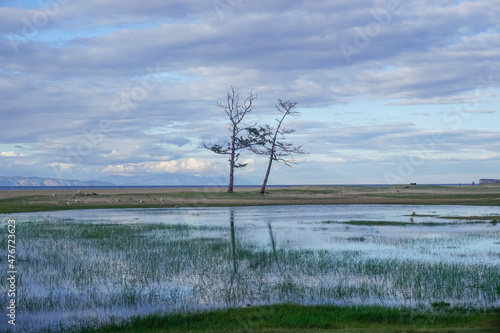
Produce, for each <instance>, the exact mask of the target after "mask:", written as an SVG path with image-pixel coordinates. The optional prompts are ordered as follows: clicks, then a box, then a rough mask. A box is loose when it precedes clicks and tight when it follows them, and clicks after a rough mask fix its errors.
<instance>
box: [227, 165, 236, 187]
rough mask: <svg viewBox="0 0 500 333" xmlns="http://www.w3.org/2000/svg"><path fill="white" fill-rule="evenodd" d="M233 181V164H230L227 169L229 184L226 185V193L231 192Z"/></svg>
mask: <svg viewBox="0 0 500 333" xmlns="http://www.w3.org/2000/svg"><path fill="white" fill-rule="evenodd" d="M233 183H234V166H233V165H232V164H231V166H230V169H229V185H228V186H227V193H233Z"/></svg>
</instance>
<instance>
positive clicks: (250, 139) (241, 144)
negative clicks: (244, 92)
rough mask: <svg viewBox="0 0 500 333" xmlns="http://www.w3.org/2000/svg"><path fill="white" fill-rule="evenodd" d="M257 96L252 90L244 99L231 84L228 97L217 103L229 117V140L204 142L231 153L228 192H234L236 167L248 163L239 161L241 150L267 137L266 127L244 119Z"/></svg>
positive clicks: (226, 153) (228, 153)
mask: <svg viewBox="0 0 500 333" xmlns="http://www.w3.org/2000/svg"><path fill="white" fill-rule="evenodd" d="M256 98H257V95H255V94H254V93H253V92H252V91H250V93H249V94H248V96H247V97H245V98H244V99H242V98H241V95H240V93H239V92H238V91H237V90H236V89H234V87H233V86H231V90H230V91H228V92H227V95H226V99H225V100H224V101H221V102H217V103H216V105H217V106H218V107H220V108H221V109H223V110H224V112H225V113H226V115H227V116H228V118H229V122H228V124H227V129H228V130H229V132H230V137H229V141H225V142H224V143H223V144H221V145H220V144H208V143H203V147H205V148H206V149H209V150H211V151H212V152H214V153H216V154H220V155H229V185H228V188H227V193H233V185H234V169H237V168H243V167H245V166H246V165H247V164H246V163H239V162H238V159H239V157H240V154H241V151H242V150H245V149H249V148H251V147H252V146H254V145H263V144H264V140H265V138H266V135H265V131H266V128H265V127H257V125H256V124H253V125H251V126H249V125H246V124H245V122H244V121H243V120H244V118H245V116H247V115H248V114H249V113H250V112H252V111H253V109H254V108H255V107H254V100H255V99H256Z"/></svg>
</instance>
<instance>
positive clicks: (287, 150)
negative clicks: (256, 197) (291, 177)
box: [251, 99, 307, 194]
mask: <svg viewBox="0 0 500 333" xmlns="http://www.w3.org/2000/svg"><path fill="white" fill-rule="evenodd" d="M296 105H297V102H291V101H283V100H281V99H278V104H277V105H276V109H277V110H278V111H279V113H280V114H281V118H277V119H276V122H277V126H276V128H274V129H273V128H271V127H270V126H269V125H268V126H267V129H266V131H261V134H262V135H267V136H268V138H267V139H266V140H265V142H266V144H264V145H260V146H259V147H252V148H251V150H252V151H253V152H254V153H256V154H258V155H267V156H269V163H268V165H267V170H266V175H265V177H264V181H263V183H262V186H261V188H260V190H259V193H260V194H264V193H265V192H266V185H267V180H268V179H269V174H270V173H271V167H272V164H273V162H274V161H276V162H280V161H281V162H283V163H285V165H287V166H289V167H291V166H292V164H296V163H295V160H294V155H299V156H304V155H306V154H307V153H306V152H305V151H304V149H303V148H302V146H295V145H293V144H292V143H288V142H285V135H286V134H290V133H293V132H295V130H293V129H285V128H284V127H283V122H284V120H285V118H286V117H287V116H292V117H297V116H298V115H299V114H300V113H299V112H297V111H294V108H295V106H296Z"/></svg>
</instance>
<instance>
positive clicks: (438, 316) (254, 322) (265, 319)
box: [80, 303, 500, 333]
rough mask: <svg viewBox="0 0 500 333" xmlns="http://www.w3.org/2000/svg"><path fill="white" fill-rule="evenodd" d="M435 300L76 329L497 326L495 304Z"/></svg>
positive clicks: (263, 309) (235, 312)
mask: <svg viewBox="0 0 500 333" xmlns="http://www.w3.org/2000/svg"><path fill="white" fill-rule="evenodd" d="M436 304H438V308H439V311H433V310H424V309H420V310H418V309H417V310H415V309H410V308H400V309H396V308H386V307H378V306H371V307H370V306H362V307H340V306H333V305H324V306H300V305H293V304H280V305H272V306H257V307H248V308H236V309H228V310H218V311H211V312H206V313H193V314H187V315H183V314H176V315H165V316H159V315H152V316H147V317H136V318H134V319H132V320H131V321H130V322H128V323H127V324H122V325H120V324H113V325H108V326H104V327H102V328H99V329H93V328H86V329H83V330H81V331H80V333H111V332H144V333H152V332H334V331H338V330H342V332H491V333H493V332H498V327H500V319H499V318H500V309H491V310H483V311H480V310H470V309H464V308H450V307H449V306H445V303H436Z"/></svg>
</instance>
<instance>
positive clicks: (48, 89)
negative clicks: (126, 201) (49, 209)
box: [0, 0, 500, 178]
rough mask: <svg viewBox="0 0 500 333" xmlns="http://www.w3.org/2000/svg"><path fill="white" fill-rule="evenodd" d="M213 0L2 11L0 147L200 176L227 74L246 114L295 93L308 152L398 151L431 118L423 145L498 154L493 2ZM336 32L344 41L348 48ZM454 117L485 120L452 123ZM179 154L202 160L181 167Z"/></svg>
mask: <svg viewBox="0 0 500 333" xmlns="http://www.w3.org/2000/svg"><path fill="white" fill-rule="evenodd" d="M222 2H223V3H224V4H227V6H226V7H224V8H222V9H221V8H217V7H214V6H213V2H212V1H208V2H206V3H200V2H199V1H194V0H188V1H180V0H174V1H168V2H164V1H160V0H154V1H147V2H144V3H139V2H137V1H131V0H125V1H118V0H109V1H97V0H91V1H84V2H75V1H70V2H68V1H62V0H54V1H52V2H44V3H35V4H28V3H20V4H19V5H17V4H16V6H13V5H11V6H8V5H4V7H0V31H1V35H0V99H1V100H2V103H1V105H0V114H1V115H2V121H1V122H0V133H2V138H1V141H2V143H5V144H10V145H11V146H9V147H8V148H6V150H10V149H14V148H11V147H15V146H16V145H17V146H18V147H29V149H28V148H26V150H23V153H24V154H25V156H24V157H25V158H23V160H28V158H26V157H27V154H28V151H29V161H30V162H34V163H35V164H38V165H44V166H46V165H49V163H59V164H60V165H63V164H67V165H75V168H64V170H65V171H66V172H68V174H69V172H70V171H69V170H75V171H74V172H77V170H78V169H79V170H80V171H81V172H82V174H85V175H86V176H88V178H92V177H91V175H92V174H100V172H101V171H102V170H106V172H104V174H111V173H113V172H115V173H123V174H132V173H133V172H138V173H140V172H142V173H159V172H174V171H175V170H177V171H175V172H192V173H196V172H205V171H206V170H210V169H211V168H214V167H215V166H216V165H218V164H217V163H218V162H217V161H218V159H217V157H216V156H212V155H210V154H208V153H206V152H204V151H203V150H200V149H198V145H199V143H200V142H201V141H202V140H209V141H213V140H223V139H226V138H227V136H228V133H227V131H226V129H225V128H224V124H225V122H226V121H227V118H226V117H225V115H224V113H223V112H222V111H221V110H220V109H219V108H217V107H216V106H215V102H216V101H219V100H221V99H224V97H225V94H226V91H227V89H228V88H229V87H230V85H234V86H235V87H237V88H238V89H239V90H240V92H242V94H245V93H247V92H248V91H250V89H254V91H255V92H256V94H257V95H258V98H257V100H256V106H257V109H256V111H255V113H254V115H252V117H251V118H249V120H252V121H253V120H265V121H267V120H270V121H272V120H273V117H274V113H273V112H274V104H275V103H276V100H277V98H283V99H290V100H295V101H297V102H299V107H300V110H301V111H302V118H301V119H300V120H299V121H294V122H292V123H290V125H291V126H290V127H293V128H295V129H296V130H297V133H296V134H297V135H295V136H291V137H290V140H291V141H293V142H295V143H297V144H303V145H304V147H305V148H306V150H308V151H310V152H311V156H310V157H308V160H311V161H312V158H317V160H316V162H317V163H321V160H323V159H326V158H334V159H335V158H338V159H341V160H342V159H345V160H347V161H357V160H358V159H365V158H370V159H372V160H376V159H377V158H381V156H384V157H385V156H387V155H390V156H399V155H401V154H403V153H404V152H406V151H411V150H414V149H415V146H416V145H417V144H418V143H419V142H426V140H428V139H429V138H430V139H432V133H433V132H432V131H433V130H440V131H442V132H443V133H445V135H444V136H443V137H444V139H443V140H442V141H440V142H439V143H438V144H436V145H435V149H434V150H435V152H436V153H438V152H439V153H441V154H448V153H449V154H471V152H473V151H474V150H478V149H479V150H481V151H482V152H484V154H490V153H492V154H494V153H495V152H496V151H498V144H496V143H495V141H494V140H497V139H498V130H494V129H492V128H491V124H493V123H497V122H498V112H497V111H496V110H497V109H498V108H497V105H496V104H494V103H496V102H498V100H499V97H498V96H500V93H499V91H498V82H497V81H498V80H497V78H496V76H495V75H496V74H495V73H498V72H500V62H499V61H498V59H500V26H499V25H498V17H500V7H499V6H492V5H491V1H487V0H479V1H461V2H451V1H446V0H443V1H413V2H404V1H400V2H397V1H396V2H391V1H378V0H377V1H369V0H354V1H314V2H311V1H305V0H299V1H293V2H290V1H284V0H279V1H273V2H248V1H245V2H242V1H222ZM394 5H396V6H394ZM221 10H222V11H221ZM344 44H348V45H350V46H352V47H353V48H355V50H356V51H355V52H354V53H352V54H351V55H350V59H347V58H346V54H345V52H343V51H342V48H341V45H344ZM348 60H350V61H348ZM357 103H363V104H364V105H363V106H362V107H360V109H359V110H353V109H351V108H352V106H353V105H357ZM412 107H413V108H412ZM318 110H323V112H320V111H318ZM345 110H349V111H345ZM450 110H451V111H450ZM461 110H465V111H461ZM436 115H438V117H436ZM467 115H481V117H482V119H483V124H479V121H476V122H471V124H469V123H465V122H463V121H462V122H461V123H460V124H459V123H458V122H457V121H458V120H457V121H453V120H454V119H461V118H465V117H463V116H467ZM424 116H425V117H424ZM446 119H448V120H450V121H448V122H447V121H446ZM478 124H479V125H478ZM456 125H459V126H456ZM473 126H476V127H473ZM16 149H17V148H16ZM19 149H20V148H19ZM417 150H418V148H417ZM5 153H9V152H8V151H7V152H5ZM16 154H19V155H17V157H21V154H20V153H16ZM2 156H5V157H7V156H6V155H2ZM332 156H333V157H332ZM247 157H248V156H245V158H247ZM192 158H194V159H195V160H199V161H206V162H207V163H212V164H209V165H206V166H203V164H202V165H197V166H196V167H192V168H191V166H192V165H196V163H194V162H190V163H188V162H186V161H189V160H190V159H192ZM18 160H19V159H18ZM164 160H168V161H170V162H164V164H161V162H162V161H164ZM172 161H176V162H175V163H174V162H172ZM23 163H26V164H23V166H24V167H21V165H16V167H17V168H18V169H19V170H23V172H24V171H26V172H30V173H36V172H44V173H47V172H51V171H50V168H49V169H44V170H43V171H42V170H41V169H38V170H37V169H34V168H33V167H31V166H29V165H28V164H27V162H23ZM176 163H177V164H176ZM183 163H184V165H183ZM186 163H187V164H186ZM258 163H259V162H258V161H257V162H256V165H257V164H258ZM346 164H347V163H346ZM77 166H79V168H78V167H77ZM383 167H384V165H383V164H380V165H379V168H383ZM7 168H9V169H8V171H9V172H10V171H11V170H13V168H14V167H13V166H1V167H0V171H2V170H7ZM252 168H253V165H252ZM56 170H59V169H58V168H56ZM61 170H62V169H61ZM203 170H205V171H203ZM247 170H250V168H248V169H247ZM252 170H255V172H258V171H259V169H258V168H257V167H256V168H255V169H252ZM71 172H73V171H71ZM245 172H248V173H249V172H250V171H245ZM40 176H48V177H50V176H53V175H51V174H40ZM73 177H74V176H73ZM310 177H312V176H310Z"/></svg>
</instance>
